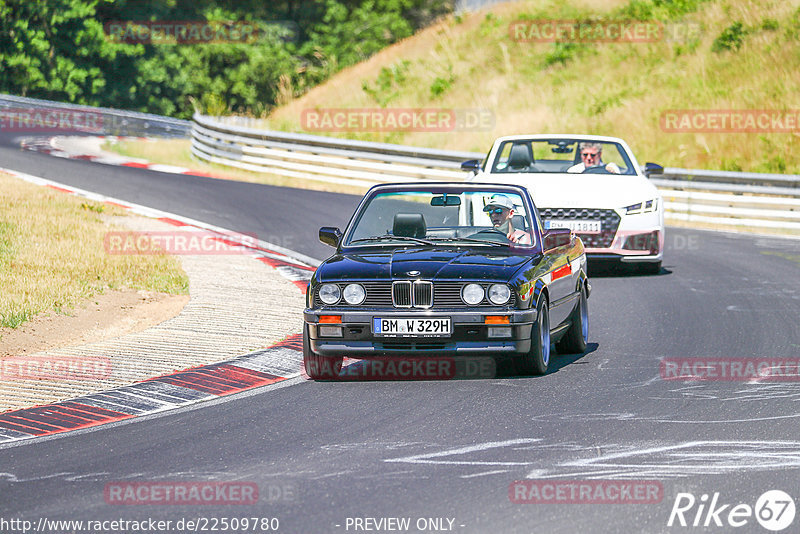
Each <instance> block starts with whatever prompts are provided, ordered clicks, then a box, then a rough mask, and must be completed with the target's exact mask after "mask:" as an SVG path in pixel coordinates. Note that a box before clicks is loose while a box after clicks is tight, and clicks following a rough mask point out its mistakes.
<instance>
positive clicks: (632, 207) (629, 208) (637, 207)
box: [623, 202, 642, 215]
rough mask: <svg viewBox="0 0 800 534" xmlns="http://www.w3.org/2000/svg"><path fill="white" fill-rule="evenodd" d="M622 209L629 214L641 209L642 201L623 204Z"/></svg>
mask: <svg viewBox="0 0 800 534" xmlns="http://www.w3.org/2000/svg"><path fill="white" fill-rule="evenodd" d="M623 209H624V210H625V213H626V214H627V215H630V214H631V213H638V212H640V211H642V203H641V202H639V203H637V204H631V205H630V206H625V207H624V208H623Z"/></svg>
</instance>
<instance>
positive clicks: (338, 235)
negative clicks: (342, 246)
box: [319, 226, 342, 247]
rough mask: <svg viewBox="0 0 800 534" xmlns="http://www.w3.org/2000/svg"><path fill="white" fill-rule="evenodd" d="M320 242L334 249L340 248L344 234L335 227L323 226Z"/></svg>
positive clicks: (320, 230)
mask: <svg viewBox="0 0 800 534" xmlns="http://www.w3.org/2000/svg"><path fill="white" fill-rule="evenodd" d="M319 240H320V241H322V242H323V243H325V244H326V245H330V246H332V247H338V246H339V241H341V240H342V232H340V231H339V229H338V228H335V227H333V226H323V227H322V228H320V229H319Z"/></svg>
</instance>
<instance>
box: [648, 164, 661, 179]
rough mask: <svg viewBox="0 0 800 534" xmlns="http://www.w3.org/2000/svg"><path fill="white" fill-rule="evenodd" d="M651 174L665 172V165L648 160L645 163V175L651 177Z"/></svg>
mask: <svg viewBox="0 0 800 534" xmlns="http://www.w3.org/2000/svg"><path fill="white" fill-rule="evenodd" d="M651 174H664V167H662V166H661V165H659V164H658V163H650V162H649V161H648V162H647V163H645V164H644V175H645V176H647V177H648V178H650V175H651Z"/></svg>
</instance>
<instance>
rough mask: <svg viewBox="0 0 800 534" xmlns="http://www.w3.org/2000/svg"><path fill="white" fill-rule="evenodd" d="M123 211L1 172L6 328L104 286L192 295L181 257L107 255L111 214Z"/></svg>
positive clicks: (0, 285)
mask: <svg viewBox="0 0 800 534" xmlns="http://www.w3.org/2000/svg"><path fill="white" fill-rule="evenodd" d="M110 215H111V216H125V212H124V211H123V210H120V209H117V208H114V207H112V206H108V205H105V204H100V203H96V202H91V201H87V200H85V199H81V198H79V197H76V196H72V195H67V194H64V193H61V192H57V191H53V190H50V189H47V188H43V187H40V186H36V185H32V184H29V183H26V182H23V181H21V180H19V179H17V178H14V177H12V176H9V175H7V174H4V173H0V326H2V327H11V328H15V327H17V326H19V325H20V324H22V323H23V322H25V321H27V320H29V319H31V318H32V317H33V316H35V315H37V314H39V313H41V312H44V311H48V310H52V311H55V312H57V313H67V312H68V311H69V309H70V308H71V307H73V306H74V305H75V304H77V303H78V302H80V301H81V300H83V299H85V298H88V297H90V296H92V295H93V294H96V293H100V292H103V291H104V290H105V289H123V288H130V289H146V290H152V291H160V292H165V293H173V294H181V293H183V294H185V293H187V292H188V286H189V281H188V278H187V277H186V274H185V273H184V272H183V269H182V268H181V266H180V263H179V262H178V260H176V259H175V258H173V257H170V256H166V255H153V256H141V255H109V254H106V252H105V249H104V247H103V238H104V236H105V234H106V232H108V231H109V230H112V229H114V228H113V227H112V226H111V225H110V224H109V219H110V217H109V216H110Z"/></svg>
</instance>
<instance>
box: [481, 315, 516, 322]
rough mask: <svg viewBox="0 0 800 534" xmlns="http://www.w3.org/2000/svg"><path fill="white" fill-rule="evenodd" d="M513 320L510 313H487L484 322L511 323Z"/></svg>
mask: <svg viewBox="0 0 800 534" xmlns="http://www.w3.org/2000/svg"><path fill="white" fill-rule="evenodd" d="M509 323H511V320H510V319H509V318H508V315H487V316H486V320H484V324H509Z"/></svg>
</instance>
